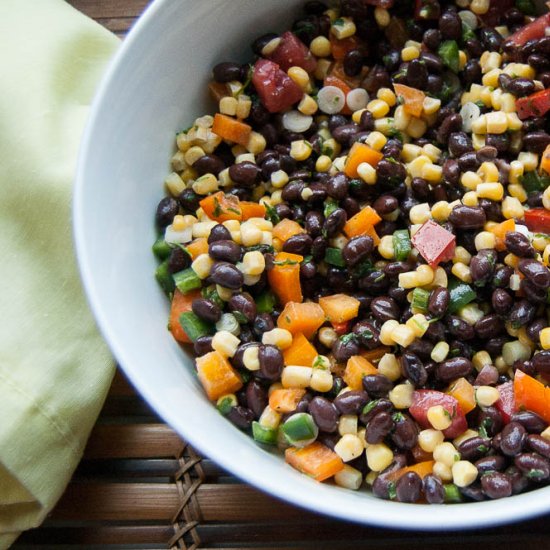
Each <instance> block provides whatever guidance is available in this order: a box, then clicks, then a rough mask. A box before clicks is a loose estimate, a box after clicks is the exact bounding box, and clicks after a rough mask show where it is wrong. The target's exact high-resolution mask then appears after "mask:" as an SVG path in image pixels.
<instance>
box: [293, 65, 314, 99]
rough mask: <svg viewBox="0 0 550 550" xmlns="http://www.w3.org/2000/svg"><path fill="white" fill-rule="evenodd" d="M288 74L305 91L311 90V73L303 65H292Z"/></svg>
mask: <svg viewBox="0 0 550 550" xmlns="http://www.w3.org/2000/svg"><path fill="white" fill-rule="evenodd" d="M287 74H288V76H289V77H290V78H291V79H292V80H293V81H294V82H295V83H296V84H298V86H299V87H300V88H301V90H302V91H303V92H306V93H307V92H308V91H310V90H311V82H310V80H309V75H308V74H307V72H306V71H305V70H304V69H302V67H290V68H289V69H288V71H287Z"/></svg>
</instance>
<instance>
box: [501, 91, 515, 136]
mask: <svg viewBox="0 0 550 550" xmlns="http://www.w3.org/2000/svg"><path fill="white" fill-rule="evenodd" d="M500 110H501V111H502V112H504V113H515V112H516V98H515V97H514V96H513V95H512V94H509V93H503V94H502V95H501V96H500ZM506 118H508V117H506ZM509 129H510V128H509Z"/></svg>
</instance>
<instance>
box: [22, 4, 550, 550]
mask: <svg viewBox="0 0 550 550" xmlns="http://www.w3.org/2000/svg"><path fill="white" fill-rule="evenodd" d="M197 1H199V0H197ZM206 1H213V0H206ZM220 1H221V0H220ZM227 1H229V0H227ZM257 1H260V0H257ZM264 1H267V0H264ZM70 3H71V4H72V5H74V6H75V7H76V8H78V9H80V10H81V11H83V12H84V13H86V14H88V15H89V16H90V17H93V18H94V19H96V20H97V21H98V22H99V23H101V24H102V25H104V26H105V27H107V28H108V29H110V30H111V31H113V32H115V33H116V34H118V35H119V36H121V37H122V36H124V34H125V33H126V32H127V30H128V28H129V27H130V26H131V24H132V23H133V22H134V21H135V19H136V18H137V17H138V16H139V15H140V14H141V13H142V11H143V10H144V9H145V7H146V5H147V4H148V3H149V2H148V0H70ZM549 507H550V503H549ZM397 527H398V525H397V519H396V528H397ZM520 544H521V545H522V546H524V545H533V546H534V547H537V548H540V549H541V550H545V549H547V548H550V515H549V516H546V517H542V518H539V519H535V520H532V521H528V522H523V523H518V524H512V525H508V526H504V527H499V528H494V529H490V530H478V531H465V532H447V533H416V532H411V531H398V530H389V529H377V528H373V527H368V526H361V525H355V524H351V523H346V522H343V521H338V520H334V519H331V518H327V517H321V516H318V515H315V514H313V513H310V512H306V511H304V510H301V509H298V508H295V507H293V506H291V505H289V504H286V503H283V502H281V501H279V500H276V499H274V498H272V497H269V496H267V495H265V494H263V493H261V492H260V491H257V490H255V489H253V488H251V487H250V486H248V485H246V484H244V483H243V482H241V481H240V480H238V479H236V478H235V477H233V476H231V475H230V474H228V473H227V472H225V471H224V470H222V469H221V468H219V467H218V466H217V465H216V464H214V463H213V462H212V461H211V460H209V459H208V458H206V457H201V456H199V455H198V454H197V453H195V451H194V450H193V449H192V448H191V447H190V446H189V445H187V444H186V443H185V442H184V441H182V440H181V439H180V438H179V436H178V435H177V434H176V433H175V432H174V431H173V430H172V429H171V428H170V427H168V426H167V425H166V424H164V423H163V422H162V421H161V420H160V419H159V418H158V416H157V415H156V414H155V413H154V412H153V411H152V410H151V409H150V408H149V407H148V405H147V404H146V403H145V402H144V401H143V399H142V398H141V397H140V396H138V395H137V394H136V393H135V392H134V390H133V388H132V387H131V386H130V385H129V384H128V383H127V381H126V380H125V378H124V377H123V376H122V375H121V374H120V372H119V373H117V376H116V377H115V380H114V382H113V385H112V388H111V391H110V394H109V397H108V399H107V401H106V403H105V406H104V408H103V411H102V413H101V416H100V418H99V420H98V422H97V425H96V427H95V429H94V431H93V433H92V436H91V438H90V441H89V444H88V447H87V449H86V452H85V456H84V459H83V460H82V462H81V464H80V466H79V468H78V470H77V472H76V473H75V475H74V477H73V480H72V481H71V483H70V485H69V487H68V488H67V490H66V492H65V494H64V495H63V497H62V499H61V501H60V502H59V504H58V505H57V507H56V508H55V510H54V511H53V513H52V514H51V516H50V517H49V518H48V519H47V520H46V522H45V523H44V525H43V526H42V527H41V528H39V529H35V530H32V531H29V532H27V533H25V534H24V535H22V536H21V537H20V539H19V541H18V542H17V543H16V544H15V546H14V548H16V549H18V550H27V549H36V550H47V549H50V548H51V549H54V548H56V549H57V548H66V549H68V550H83V549H89V550H94V549H96V548H97V549H101V550H130V549H136V550H137V549H153V548H155V549H156V548H159V549H160V548H174V549H187V550H190V549H195V548H200V549H205V550H208V549H211V550H213V549H218V550H225V549H227V550H228V549H230V548H232V549H235V548H240V549H247V550H260V549H267V548H270V549H281V550H282V549H285V550H292V549H307V548H315V549H316V550H324V549H334V550H344V549H346V550H347V549H352V548H365V549H382V548H384V549H396V550H405V549H407V550H421V549H422V550H425V549H439V548H445V550H464V548H465V547H467V548H468V550H509V549H512V548H518V547H519V545H520Z"/></svg>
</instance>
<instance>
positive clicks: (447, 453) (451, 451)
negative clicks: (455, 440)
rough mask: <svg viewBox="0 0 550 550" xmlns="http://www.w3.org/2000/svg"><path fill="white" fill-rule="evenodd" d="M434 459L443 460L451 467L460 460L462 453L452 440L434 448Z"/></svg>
mask: <svg viewBox="0 0 550 550" xmlns="http://www.w3.org/2000/svg"><path fill="white" fill-rule="evenodd" d="M433 455H434V460H435V461H436V462H441V463H442V464H445V465H446V466H449V468H450V467H451V466H452V465H453V464H454V463H455V462H457V461H458V460H460V453H459V452H458V451H457V450H456V448H455V446H454V445H453V444H452V443H451V442H450V441H445V442H444V443H441V444H440V445H438V446H437V447H436V448H435V449H434V450H433Z"/></svg>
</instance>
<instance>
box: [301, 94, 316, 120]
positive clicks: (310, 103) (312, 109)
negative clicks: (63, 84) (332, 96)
mask: <svg viewBox="0 0 550 550" xmlns="http://www.w3.org/2000/svg"><path fill="white" fill-rule="evenodd" d="M318 108H319V106H318V105H317V102H316V101H315V100H314V99H313V98H312V97H311V96H310V95H307V94H304V97H302V99H301V100H300V103H298V111H300V113H302V114H303V115H309V116H311V115H314V114H315V113H316V112H317V109H318Z"/></svg>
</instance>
